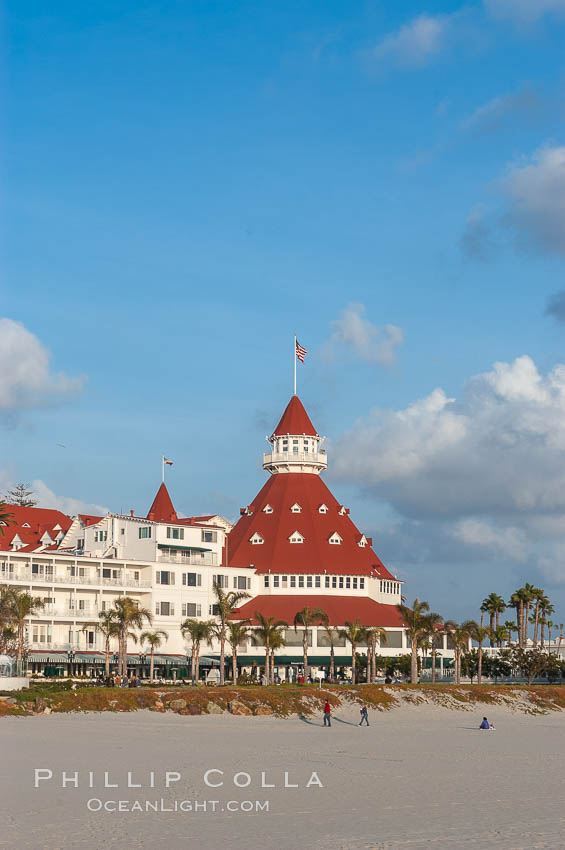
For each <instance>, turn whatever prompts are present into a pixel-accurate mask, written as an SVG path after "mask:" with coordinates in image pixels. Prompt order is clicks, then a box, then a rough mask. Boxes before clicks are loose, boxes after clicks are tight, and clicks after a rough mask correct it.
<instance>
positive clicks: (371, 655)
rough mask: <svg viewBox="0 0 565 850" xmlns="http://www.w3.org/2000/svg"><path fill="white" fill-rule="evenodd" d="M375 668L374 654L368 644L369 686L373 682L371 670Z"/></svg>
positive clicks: (367, 677) (367, 679)
mask: <svg viewBox="0 0 565 850" xmlns="http://www.w3.org/2000/svg"><path fill="white" fill-rule="evenodd" d="M372 667H373V653H372V649H371V647H370V646H369V645H368V644H367V676H366V681H367V684H368V685H369V684H370V683H371V681H372V679H371V670H372Z"/></svg>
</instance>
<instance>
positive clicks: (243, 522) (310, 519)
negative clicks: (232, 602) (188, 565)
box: [228, 472, 394, 579]
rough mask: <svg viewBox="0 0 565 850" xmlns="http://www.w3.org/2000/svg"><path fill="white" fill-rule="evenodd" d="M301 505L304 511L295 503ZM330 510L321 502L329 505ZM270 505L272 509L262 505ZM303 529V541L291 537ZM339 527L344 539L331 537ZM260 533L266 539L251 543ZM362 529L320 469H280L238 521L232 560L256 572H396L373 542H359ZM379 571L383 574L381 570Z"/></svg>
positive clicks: (233, 534) (385, 575)
mask: <svg viewBox="0 0 565 850" xmlns="http://www.w3.org/2000/svg"><path fill="white" fill-rule="evenodd" d="M293 505H298V506H300V509H301V510H300V512H299V513H293V511H292V510H291V507H292V506H293ZM324 505H325V507H326V508H327V512H325V510H324V508H322V510H323V512H320V510H319V508H320V507H321V506H324ZM266 506H268V512H265V511H264V510H263V508H265V507H266ZM295 531H298V532H299V533H300V534H301V535H302V537H303V538H304V542H303V543H291V542H290V540H289V538H290V537H291V536H292V535H293V533H294V532H295ZM334 532H337V534H338V535H339V537H340V538H341V542H340V543H337V544H333V543H330V542H329V540H330V537H332V535H333V534H334ZM255 534H258V535H259V536H260V537H261V538H262V539H263V543H258V544H257V543H251V542H250V538H251V537H252V535H255ZM362 537H363V535H362V534H361V532H360V531H359V530H358V529H357V528H356V526H355V525H354V524H353V522H352V521H351V519H350V518H349V511H347V512H346V509H345V508H343V506H341V505H340V504H339V502H338V501H337V500H336V499H335V498H334V496H332V494H331V492H330V490H329V489H328V488H327V487H326V485H325V484H324V482H323V481H322V479H321V478H320V477H319V476H318V475H314V474H312V473H300V472H290V473H279V474H277V475H273V476H271V478H269V480H268V481H267V483H266V484H265V486H264V487H263V489H262V490H261V491H260V492H259V493H258V494H257V496H256V498H255V499H254V500H253V504H252V505H249V507H248V509H247V511H246V512H245V513H244V514H243V515H242V516H241V518H240V519H239V521H238V522H237V523H236V525H235V526H234V527H233V529H232V531H231V532H230V535H229V539H228V549H229V553H228V554H229V564H230V566H235V567H244V566H249V565H250V564H253V565H254V567H255V569H256V570H257V572H259V573H268V572H269V571H271V572H273V573H282V574H284V573H289V574H290V573H302V574H306V575H308V574H310V575H315V574H323V573H324V572H326V573H328V574H330V575H357V576H361V575H362V576H370V575H376V576H377V577H378V578H381V577H382V578H387V579H390V578H394V577H393V576H392V575H391V573H389V571H388V570H387V569H386V567H385V566H384V565H383V563H382V561H381V560H380V559H379V558H378V557H377V555H376V554H375V553H374V552H373V550H372V548H371V546H370V543H369V542H367V543H366V545H364V546H359V542H360V541H361V540H362ZM377 573H378V575H377Z"/></svg>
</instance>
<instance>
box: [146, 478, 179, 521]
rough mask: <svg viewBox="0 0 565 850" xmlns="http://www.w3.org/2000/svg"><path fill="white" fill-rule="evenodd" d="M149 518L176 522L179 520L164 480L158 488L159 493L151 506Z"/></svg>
mask: <svg viewBox="0 0 565 850" xmlns="http://www.w3.org/2000/svg"><path fill="white" fill-rule="evenodd" d="M147 519H150V520H153V521H154V522H176V521H177V520H178V517H177V512H176V511H175V509H174V507H173V503H172V501H171V497H170V496H169V491H168V490H167V488H166V487H165V483H164V482H163V483H162V484H161V486H160V487H159V489H158V490H157V495H156V496H155V498H154V499H153V504H152V505H151V507H150V508H149V513H148V514H147Z"/></svg>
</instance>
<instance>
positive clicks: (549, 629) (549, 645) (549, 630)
mask: <svg viewBox="0 0 565 850" xmlns="http://www.w3.org/2000/svg"><path fill="white" fill-rule="evenodd" d="M554 625H555V623H554V622H553V620H548V621H547V645H548V650H547V651H548V652H551V630H552V628H553V627H554Z"/></svg>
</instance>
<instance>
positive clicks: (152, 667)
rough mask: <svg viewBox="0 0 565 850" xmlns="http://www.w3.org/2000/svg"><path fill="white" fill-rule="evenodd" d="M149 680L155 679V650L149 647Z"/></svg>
mask: <svg viewBox="0 0 565 850" xmlns="http://www.w3.org/2000/svg"><path fill="white" fill-rule="evenodd" d="M149 678H150V679H151V681H153V680H154V679H155V650H154V649H153V647H151V664H150V667H149Z"/></svg>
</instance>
